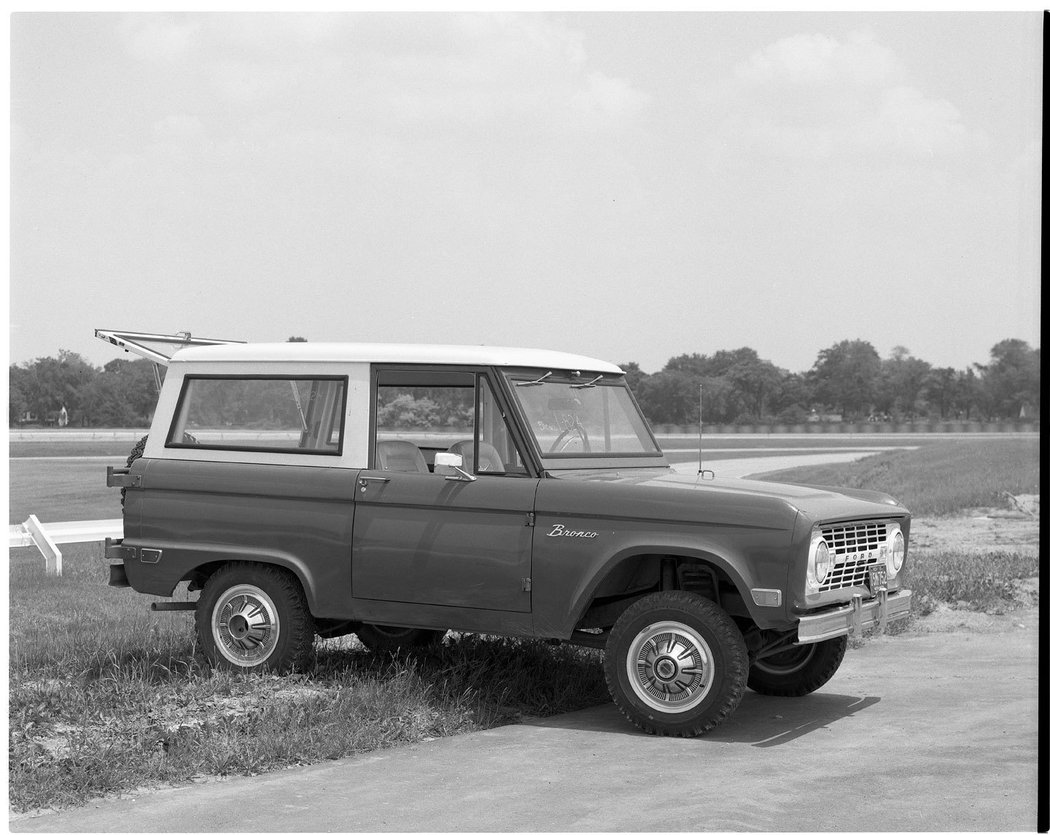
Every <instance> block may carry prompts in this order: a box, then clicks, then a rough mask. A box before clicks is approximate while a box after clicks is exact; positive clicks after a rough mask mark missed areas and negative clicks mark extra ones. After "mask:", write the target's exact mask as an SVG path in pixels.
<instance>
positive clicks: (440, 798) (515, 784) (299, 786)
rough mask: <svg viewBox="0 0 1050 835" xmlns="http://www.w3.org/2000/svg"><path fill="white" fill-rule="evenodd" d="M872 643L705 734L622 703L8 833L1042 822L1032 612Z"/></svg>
mask: <svg viewBox="0 0 1050 835" xmlns="http://www.w3.org/2000/svg"><path fill="white" fill-rule="evenodd" d="M947 625H948V627H949V631H945V632H939V633H932V634H931V633H926V634H924V633H909V634H906V635H904V636H900V637H892V638H891V637H883V638H878V639H874V640H869V641H868V642H867V643H866V644H865V645H864V646H862V647H861V648H859V649H853V650H850V651H849V652H848V653H847V655H846V660H845V662H844V663H843V666H842V668H841V669H840V671H839V673H838V674H837V675H836V676H835V678H834V679H832V680H831V682H829V684H828V685H826V686H825V688H824V689H823V690H821V691H818V692H817V693H815V694H813V695H811V696H808V697H805V698H801V699H775V698H771V697H764V696H758V695H756V694H753V693H750V692H749V693H748V695H747V696H745V698H744V701H743V703H742V704H741V706H740V709H739V710H738V711H737V713H736V714H735V715H734V717H733V718H732V720H731V721H730V722H729V723H728V724H727V725H724V726H722V727H721V728H719V729H717V730H716V731H714V732H712V733H711V734H709V735H708V736H706V737H702V738H700V739H692V740H682V739H662V738H656V737H650V736H646V735H644V734H641V733H638V732H635V731H634V730H633V729H632V727H631V726H630V725H628V724H627V723H626V722H625V721H624V720H623V719H621V718H620V716H619V714H618V713H617V712H616V710H615V708H613V707H612V706H611V705H608V706H603V707H598V708H593V709H590V710H584V711H580V712H577V713H571V714H566V715H563V716H559V717H556V718H552V719H547V720H541V721H530V722H526V723H525V724H520V725H512V726H507V727H503V728H498V729H496V730H491V731H483V732H480V733H475V734H469V735H465V736H460V737H454V738H451V739H442V740H436V741H433V742H426V743H421V744H418V745H412V746H408V747H405V748H400V749H395V750H392V751H388V752H382V753H376V754H372V755H365V756H360V757H355V758H352V759H347V760H342V761H338V762H332V763H326V764H322V765H316V766H310V767H305V768H298V769H294V770H289V771H284V772H280V773H276V774H268V775H264V776H261V777H256V778H236V779H229V780H222V781H213V782H206V783H200V784H195V785H191V786H186V787H182V788H174V789H163V790H159V791H155V792H150V793H142V794H140V795H138V796H135V797H131V798H125V799H120V800H113V801H102V802H98V803H95V804H93V805H91V806H89V807H86V808H82V809H76V810H72V811H68V812H62V813H57V814H48V815H42V816H39V817H33V818H27V817H15V818H12V819H11V821H10V826H11V829H12V830H13V831H16V832H87V831H93V832H171V831H207V832H219V831H222V832H246V831H264V832H304V831H318V832H324V831H408V832H419V831H481V830H484V831H497V832H504V831H563V832H565V831H569V832H576V831H596V830H598V831H725V830H735V831H738V830H780V831H831V830H837V831H843V830H848V831H893V830H896V831H900V830H911V831H914V830H940V831H960V830H985V831H987V830H1010V831H1016V830H1029V831H1032V830H1034V829H1035V828H1036V788H1037V787H1036V783H1037V775H1036V746H1037V743H1036V718H1037V665H1036V658H1037V654H1036V653H1037V637H1038V635H1037V633H1038V623H1037V615H1036V612H1035V610H1025V611H1023V612H1021V613H1015V614H1013V615H1007V616H1005V617H1003V618H1001V619H999V626H998V627H997V628H996V630H995V631H991V632H975V631H971V629H970V628H969V627H965V628H962V627H961V628H953V627H952V625H951V623H950V622H949V623H948V624H947Z"/></svg>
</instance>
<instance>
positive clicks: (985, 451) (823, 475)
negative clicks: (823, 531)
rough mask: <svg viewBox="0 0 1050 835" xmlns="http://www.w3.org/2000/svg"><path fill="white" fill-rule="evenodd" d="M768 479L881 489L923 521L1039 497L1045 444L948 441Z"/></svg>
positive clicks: (1031, 440) (781, 473)
mask: <svg viewBox="0 0 1050 835" xmlns="http://www.w3.org/2000/svg"><path fill="white" fill-rule="evenodd" d="M765 478H767V479H768V480H770V481H780V482H796V483H801V484H833V485H837V486H839V487H857V488H861V489H864V490H881V491H882V492H884V493H889V494H890V495H891V496H893V497H894V498H896V499H897V500H898V501H900V502H901V503H903V504H904V506H905V507H907V508H908V509H909V510H910V511H911V512H912V513H913V514H915V515H917V516H943V515H946V514H949V513H957V512H959V511H961V510H965V509H967V508H972V507H1008V506H1009V499H1008V497H1007V495H1006V494H1008V493H1009V494H1012V495H1014V496H1017V495H1021V494H1025V493H1038V492H1039V439H1038V438H1028V439H995V440H979V441H977V440H975V441H945V442H943V443H931V444H925V445H923V446H920V447H919V448H918V449H916V450H900V451H893V452H884V453H882V454H880V455H873V456H871V457H869V458H862V459H860V460H859V461H855V462H853V463H851V464H837V465H832V466H827V467H800V468H795V469H789V470H779V471H777V472H776V473H772V474H769V475H767V476H765Z"/></svg>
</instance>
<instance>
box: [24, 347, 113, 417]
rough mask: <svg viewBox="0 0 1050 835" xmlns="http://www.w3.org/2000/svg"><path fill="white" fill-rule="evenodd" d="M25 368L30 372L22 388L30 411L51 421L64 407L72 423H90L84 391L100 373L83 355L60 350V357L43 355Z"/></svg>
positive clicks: (25, 376)
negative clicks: (83, 399) (82, 404)
mask: <svg viewBox="0 0 1050 835" xmlns="http://www.w3.org/2000/svg"><path fill="white" fill-rule="evenodd" d="M23 368H24V369H25V370H26V371H27V372H28V373H26V374H25V375H23V376H22V378H21V383H22V384H23V385H22V386H21V390H22V393H23V397H24V399H25V402H26V406H27V409H28V411H31V412H33V413H34V414H35V415H36V416H37V417H38V418H39V419H40V420H41V421H48V420H49V419H51V420H53V419H54V418H55V417H56V416H57V415H58V412H59V410H60V409H62V407H63V406H65V408H66V412H67V413H68V414H69V418H70V423H78V424H81V425H83V424H85V423H86V422H87V416H86V415H85V413H84V411H83V409H82V408H81V393H82V391H83V390H84V387H85V386H87V385H88V384H89V383H90V382H91V381H92V380H93V379H94V378H95V375H97V374H98V373H99V372H98V369H97V368H95V367H94V366H93V365H91V364H90V363H88V362H86V361H85V360H84V358H83V357H81V356H80V354H76V353H74V352H72V351H67V350H65V349H63V350H60V351H59V352H58V357H57V358H55V357H41V358H39V359H36V360H34V361H33V362H31V363H26V364H25V365H24V366H23Z"/></svg>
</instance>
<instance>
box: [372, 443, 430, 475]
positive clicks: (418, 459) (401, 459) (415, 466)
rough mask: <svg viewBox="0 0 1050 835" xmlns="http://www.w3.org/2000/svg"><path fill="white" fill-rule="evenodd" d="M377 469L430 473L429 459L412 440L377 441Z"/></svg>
mask: <svg viewBox="0 0 1050 835" xmlns="http://www.w3.org/2000/svg"><path fill="white" fill-rule="evenodd" d="M376 469H379V470H391V471H393V472H397V473H429V472H430V470H429V469H428V468H427V461H426V459H425V458H424V457H423V453H422V452H421V451H420V449H419V447H417V446H416V445H415V444H413V443H412V442H411V441H379V442H377V443H376Z"/></svg>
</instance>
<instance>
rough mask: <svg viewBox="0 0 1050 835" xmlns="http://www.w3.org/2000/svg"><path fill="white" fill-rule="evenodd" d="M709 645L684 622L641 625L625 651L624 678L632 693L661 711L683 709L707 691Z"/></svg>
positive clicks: (710, 673) (710, 661)
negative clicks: (625, 676)
mask: <svg viewBox="0 0 1050 835" xmlns="http://www.w3.org/2000/svg"><path fill="white" fill-rule="evenodd" d="M714 671H715V667H714V661H713V659H712V655H711V648H710V646H708V644H707V641H705V640H704V639H703V637H702V636H701V635H700V633H699V632H697V631H696V630H695V629H693V628H692V627H690V626H686V625H685V624H684V623H677V622H675V621H663V622H661V623H654V624H653V625H652V626H650V627H648V628H646V629H643V630H642V631H641V632H639V633H638V635H636V636H635V639H634V640H633V641H632V642H631V646H630V649H629V650H628V651H627V680H628V681H629V682H630V684H631V689H632V690H633V691H634V693H635V695H636V696H638V698H639V699H641V700H642V701H643V702H645V703H646V704H647V705H649V706H650V707H653V708H655V709H657V710H659V711H661V712H663V713H683V712H685V711H687V710H691V709H692V708H694V707H696V706H697V705H698V704H699V703H700V702H702V701H703V700H704V698H705V697H706V696H707V694H708V693H709V692H710V686H711V681H712V677H713V676H714Z"/></svg>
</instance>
